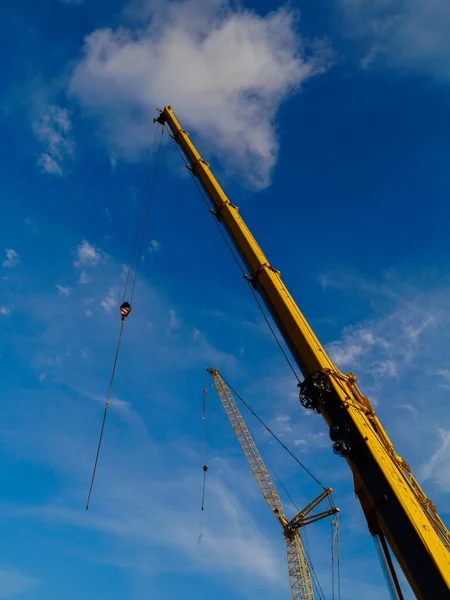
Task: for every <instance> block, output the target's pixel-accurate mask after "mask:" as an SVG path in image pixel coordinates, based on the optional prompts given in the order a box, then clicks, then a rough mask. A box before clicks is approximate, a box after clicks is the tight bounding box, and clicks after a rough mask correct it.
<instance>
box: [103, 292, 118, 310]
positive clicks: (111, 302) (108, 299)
mask: <svg viewBox="0 0 450 600" xmlns="http://www.w3.org/2000/svg"><path fill="white" fill-rule="evenodd" d="M100 305H101V306H102V307H103V308H104V309H105V311H106V312H111V310H113V309H114V308H118V306H119V289H118V288H117V287H110V288H109V290H108V293H107V294H106V296H105V297H104V298H103V300H102V301H101V302H100Z"/></svg>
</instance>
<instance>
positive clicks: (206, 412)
mask: <svg viewBox="0 0 450 600" xmlns="http://www.w3.org/2000/svg"><path fill="white" fill-rule="evenodd" d="M206 386H207V375H206V376H205V387H204V388H203V404H202V419H203V420H205V452H204V464H203V489H202V505H201V509H200V527H199V536H198V543H200V542H201V541H202V537H203V525H204V521H205V512H204V510H205V493H206V475H207V473H208V456H209V444H210V435H211V404H210V403H209V405H208V404H207V402H206V394H207V390H206Z"/></svg>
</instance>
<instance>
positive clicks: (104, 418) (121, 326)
mask: <svg viewBox="0 0 450 600" xmlns="http://www.w3.org/2000/svg"><path fill="white" fill-rule="evenodd" d="M124 325H125V321H122V322H121V323H120V332H119V339H118V340H117V348H116V355H115V357H114V363H113V368H112V372H111V379H110V380H109V388H108V395H107V397H106V403H105V412H104V413H103V421H102V427H101V430H100V438H99V440H98V446H97V454H96V455H95V462H94V469H93V471H92V476H91V484H90V486H89V494H88V499H87V502H86V510H89V503H90V501H91V494H92V488H93V486H94V479H95V474H96V472H97V465H98V457H99V455H100V448H101V445H102V441H103V432H104V431H105V424H106V416H107V414H108V409H109V405H110V403H111V391H112V386H113V382H114V376H115V374H116V367H117V359H118V358H119V350H120V344H121V342H122V334H123V326H124Z"/></svg>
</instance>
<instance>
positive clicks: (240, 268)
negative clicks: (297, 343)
mask: <svg viewBox="0 0 450 600" xmlns="http://www.w3.org/2000/svg"><path fill="white" fill-rule="evenodd" d="M172 140H173V142H174V144H175V147H176V149H177V151H178V154H179V155H180V157H181V159H182V160H183V162H184V164H185V166H186V168H187V169H188V171H189V172H190V174H191V177H192V179H193V181H194V183H195V187H196V188H197V190H198V192H199V194H200V196H201V197H202V199H203V201H204V203H205V204H206V206H207V207H208V210H209V211H210V212H211V214H212V215H213V217H214V223H215V224H216V226H217V229H218V230H219V232H220V235H221V236H222V238H223V240H224V242H225V244H226V245H227V247H228V250H229V251H230V253H231V256H232V257H233V259H234V261H235V263H236V264H237V266H238V268H239V270H240V271H241V273H242V275H243V276H244V277H245V279H246V280H247V282H248V284H249V288H250V291H251V293H252V295H253V298H254V299H255V301H256V304H257V305H258V308H259V310H260V312H261V314H262V316H263V318H264V320H265V322H266V324H267V326H268V327H269V329H270V332H271V333H272V335H273V338H274V340H275V342H276V343H277V345H278V348H279V349H280V351H281V353H282V355H283V357H284V359H285V360H286V362H287V364H288V366H289V368H290V369H291V371H292V373H293V374H294V377H295V378H296V379H297V381H298V382H299V383H300V378H299V376H298V374H297V371H296V370H295V367H294V365H293V364H292V361H291V360H290V359H289V356H288V355H287V352H286V351H285V349H284V348H283V345H282V343H281V342H280V339H279V337H278V335H277V333H276V331H275V329H274V328H273V327H272V324H271V323H270V320H269V318H268V316H267V314H266V312H265V310H264V308H263V306H262V304H261V302H260V300H259V298H258V296H257V294H256V292H255V290H254V288H253V284H252V282H251V281H250V280H249V277H248V276H247V274H246V272H245V269H244V267H243V266H242V262H241V261H240V260H239V258H238V256H237V254H236V252H235V250H234V248H233V246H232V245H231V244H230V241H229V239H228V237H227V236H226V234H225V232H224V231H223V228H222V227H221V226H220V223H219V221H218V220H217V218H216V214H215V211H214V209H213V208H212V207H211V204H210V202H209V201H208V199H207V197H206V196H205V193H204V191H203V189H202V187H201V185H200V184H199V182H198V179H197V177H196V175H195V173H194V172H193V171H192V169H191V167H190V166H189V164H188V163H187V161H186V159H185V157H184V156H183V154H182V152H181V150H180V148H179V146H178V143H177V141H176V140H175V139H174V138H173V137H172Z"/></svg>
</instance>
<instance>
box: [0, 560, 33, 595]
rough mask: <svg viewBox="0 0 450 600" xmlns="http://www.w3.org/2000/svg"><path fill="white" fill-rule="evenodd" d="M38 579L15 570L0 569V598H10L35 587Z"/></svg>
mask: <svg viewBox="0 0 450 600" xmlns="http://www.w3.org/2000/svg"><path fill="white" fill-rule="evenodd" d="M39 584H40V581H39V579H37V578H36V577H30V576H29V575H26V574H25V573H22V572H21V571H17V570H16V569H10V568H7V567H0V598H10V597H12V596H16V595H19V594H24V593H25V592H27V591H29V590H31V589H33V588H35V587H37V586H38V585H39Z"/></svg>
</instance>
